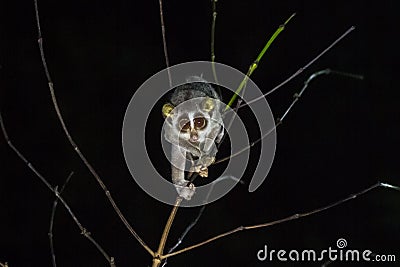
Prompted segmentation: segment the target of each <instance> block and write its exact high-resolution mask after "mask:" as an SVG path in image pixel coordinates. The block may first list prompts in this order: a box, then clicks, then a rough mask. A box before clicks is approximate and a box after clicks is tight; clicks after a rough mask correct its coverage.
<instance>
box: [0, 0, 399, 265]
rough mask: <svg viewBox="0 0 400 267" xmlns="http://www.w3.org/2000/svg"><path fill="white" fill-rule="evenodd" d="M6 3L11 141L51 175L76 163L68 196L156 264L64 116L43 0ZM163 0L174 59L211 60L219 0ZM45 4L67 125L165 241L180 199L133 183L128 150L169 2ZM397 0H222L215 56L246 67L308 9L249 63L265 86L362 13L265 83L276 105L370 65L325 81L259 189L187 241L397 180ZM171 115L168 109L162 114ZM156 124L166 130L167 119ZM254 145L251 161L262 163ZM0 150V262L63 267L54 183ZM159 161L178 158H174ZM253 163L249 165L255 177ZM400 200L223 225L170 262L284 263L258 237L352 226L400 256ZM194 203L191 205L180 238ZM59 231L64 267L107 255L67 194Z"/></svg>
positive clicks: (217, 210) (141, 221)
mask: <svg viewBox="0 0 400 267" xmlns="http://www.w3.org/2000/svg"><path fill="white" fill-rule="evenodd" d="M1 6H2V7H1V43H0V48H1V49H0V65H1V67H2V68H1V70H0V77H1V80H0V90H1V91H0V108H1V111H2V114H3V117H4V120H5V123H6V125H7V129H8V132H9V135H10V137H11V138H12V140H13V142H14V144H15V145H16V146H17V147H18V148H19V149H20V150H21V151H22V152H23V153H24V154H25V155H26V157H27V158H28V159H29V160H30V161H31V162H32V163H33V164H34V165H35V166H36V168H37V169H38V170H39V171H40V172H41V173H42V174H43V175H44V176H45V177H47V179H48V181H49V182H50V183H51V184H52V185H54V186H55V185H61V184H62V183H63V181H64V180H65V178H66V177H67V176H68V174H69V172H70V171H74V172H75V175H74V176H73V178H72V180H71V181H70V183H69V184H68V187H67V189H66V191H65V193H64V197H65V199H66V200H67V201H68V202H69V203H70V205H71V207H72V208H73V210H74V212H75V213H76V214H77V216H78V218H79V219H80V220H81V222H82V224H83V225H84V226H85V227H86V228H87V229H88V230H89V231H90V232H91V233H92V236H93V237H94V238H95V239H96V240H97V241H98V242H99V243H100V244H101V245H102V246H103V247H104V249H105V250H106V251H107V252H108V253H109V254H110V255H112V256H114V257H115V258H116V262H117V266H148V265H150V264H151V257H150V256H149V254H147V252H145V250H144V249H143V248H142V247H140V246H139V244H138V242H137V241H136V240H135V239H134V238H133V237H132V236H130V234H129V232H128V231H127V230H126V229H125V228H124V226H123V224H122V223H121V222H120V221H119V219H118V218H117V216H116V215H115V213H114V212H113V210H112V208H111V205H110V204H109V203H108V202H107V199H106V197H105V195H104V194H103V193H102V191H101V189H100V187H99V186H98V185H97V184H96V182H95V180H94V179H93V178H92V177H91V175H90V173H89V172H88V170H87V169H86V168H85V167H84V166H83V164H82V163H81V162H80V160H79V159H78V157H77V155H76V154H75V153H74V151H73V149H72V148H71V146H70V145H69V143H68V142H67V140H66V138H65V136H64V134H63V132H62V130H61V127H60V125H59V123H58V121H57V118H56V115H55V112H54V110H53V107H52V105H51V100H50V95H49V92H48V88H47V82H46V79H45V76H44V72H43V68H42V65H41V61H40V55H39V50H38V47H37V31H36V26H35V20H34V6H33V2H31V1H7V2H6V1H3V2H2V5H1ZM164 7H165V8H164V13H165V23H166V26H167V42H168V50H169V55H170V61H171V64H178V63H182V62H186V61H195V60H209V58H210V49H209V47H210V23H211V2H210V1H166V2H165V3H164ZM39 8H40V13H41V23H42V30H43V35H44V42H45V52H46V55H47V59H48V64H49V68H50V72H51V74H52V77H53V80H54V83H55V89H56V93H57V97H58V101H59V104H60V108H61V110H62V113H63V115H64V118H65V121H66V123H67V124H68V127H69V129H70V132H71V134H72V135H73V137H74V139H75V141H76V142H77V143H78V145H79V147H80V149H81V151H83V153H84V154H85V155H86V157H87V158H88V159H89V161H90V162H91V163H92V164H93V166H94V167H95V169H96V170H97V171H98V173H99V174H100V176H101V177H102V178H103V180H104V182H105V184H106V185H107V186H108V187H109V189H110V191H111V192H112V195H113V196H114V198H115V200H116V201H117V203H118V204H119V205H120V208H121V210H122V211H123V213H124V214H125V216H126V217H127V218H128V220H129V222H130V223H131V224H132V225H133V227H134V229H135V230H136V231H137V232H138V233H139V234H140V236H141V237H142V238H143V239H144V240H145V241H146V242H147V244H148V245H149V246H150V247H151V248H153V249H156V247H157V245H158V241H159V238H160V236H161V233H162V229H163V227H164V224H165V222H166V219H167V217H168V215H169V212H170V209H171V207H169V206H167V205H164V204H161V203H159V202H157V201H156V200H154V199H152V198H151V197H149V196H148V195H147V194H146V193H144V192H143V191H142V190H140V188H139V187H138V186H137V185H136V184H135V182H134V180H133V179H132V177H131V176H130V174H129V171H128V169H127V167H126V165H125V162H124V158H123V154H122V146H121V128H122V120H123V116H124V112H125V109H126V106H127V104H128V103H129V101H130V98H131V97H132V95H133V93H134V92H135V90H136V88H138V87H139V86H140V85H141V83H143V82H144V81H145V80H146V79H148V78H149V77H150V76H151V75H153V74H154V73H156V72H158V71H160V70H162V69H163V68H164V67H165V63H164V56H163V51H162V39H161V29H160V22H159V13H158V12H159V11H158V1H39ZM398 9H399V6H398V3H397V1H380V2H371V3H368V4H367V2H366V1H343V2H340V1H296V2H295V1H261V0H252V1H220V2H218V18H217V30H216V55H217V61H218V62H221V63H224V64H228V65H230V66H232V67H235V68H237V69H239V70H242V71H243V72H246V71H247V69H248V66H249V64H250V63H251V62H252V61H253V60H254V59H255V57H256V56H257V54H258V52H259V51H260V49H261V48H262V47H263V45H264V43H265V42H266V40H267V39H268V37H269V36H270V35H271V34H272V33H273V32H274V31H275V29H276V28H277V27H278V26H279V24H281V23H282V22H283V21H284V20H286V18H288V17H289V16H290V14H292V13H293V12H297V16H296V17H295V18H294V19H293V21H291V22H290V24H289V25H288V26H287V28H286V30H285V31H284V32H283V33H282V34H281V35H280V36H279V37H278V39H277V40H276V41H275V43H274V44H273V45H272V47H271V48H270V50H269V51H268V52H267V54H266V56H265V57H264V59H263V61H262V62H261V64H260V66H259V68H258V69H257V70H256V71H255V73H254V75H253V76H252V78H253V80H254V81H255V82H256V83H257V84H258V86H259V87H260V88H261V89H262V90H263V91H265V92H267V91H268V90H269V89H271V88H272V87H273V86H275V85H277V84H278V83H279V82H280V81H282V80H283V79H285V78H286V77H288V76H289V75H290V74H292V73H293V72H295V71H296V70H297V69H299V68H300V67H301V66H303V65H305V64H306V63H307V62H308V61H309V60H311V59H312V58H313V57H314V56H316V55H317V53H319V52H320V51H321V50H322V49H324V48H325V47H326V46H328V45H329V44H330V43H331V42H332V41H333V40H335V39H336V38H337V37H338V36H339V35H340V34H341V33H343V32H344V31H345V30H346V29H348V28H349V27H350V26H352V25H355V26H356V27H357V28H356V30H355V31H353V32H352V33H351V34H350V35H349V36H348V37H346V38H345V39H344V40H343V41H342V42H341V43H340V44H339V45H337V46H336V47H335V48H333V49H332V50H331V51H330V52H329V53H328V54H327V55H325V56H324V57H323V58H321V59H320V60H318V61H317V62H316V63H315V64H314V65H312V67H310V68H309V69H307V70H306V71H305V72H304V73H303V74H301V75H300V76H298V77H297V78H295V79H294V80H292V81H291V82H290V83H289V84H288V85H286V86H284V87H282V88H281V89H279V91H277V92H276V93H274V94H273V95H271V96H269V97H268V99H267V100H268V101H269V103H270V105H271V108H272V110H273V112H274V114H275V116H277V117H279V116H280V115H281V114H282V112H284V110H285V109H286V107H287V106H288V105H289V104H290V102H291V99H292V98H291V97H292V95H293V94H294V93H295V92H296V91H298V90H299V89H300V87H301V86H302V83H303V82H304V80H305V79H306V78H307V77H308V75H310V74H311V73H313V72H315V71H317V70H320V69H324V68H327V67H329V68H332V69H336V70H341V71H347V72H352V73H357V74H362V75H364V76H365V79H364V80H363V81H358V80H351V79H348V78H344V77H338V76H324V77H321V78H319V79H317V80H315V81H314V82H313V83H312V84H311V86H310V88H309V90H308V91H307V92H306V94H304V97H303V98H302V99H301V101H300V102H299V103H298V105H296V106H295V108H294V109H293V111H292V112H291V113H290V114H289V116H288V117H287V120H286V121H285V122H284V124H283V125H282V126H280V128H279V129H278V143H277V151H276V156H275V161H274V164H273V166H272V169H271V171H270V173H269V175H268V178H267V179H266V181H265V182H264V184H263V185H262V186H261V188H260V189H259V190H257V191H256V192H254V193H251V194H250V193H248V192H247V186H238V187H236V188H235V189H234V190H233V191H231V192H230V193H229V194H228V195H227V196H226V197H224V198H223V199H221V200H219V201H217V202H215V203H213V204H211V205H209V207H208V208H207V209H206V211H205V213H204V216H203V217H202V218H201V220H200V222H199V223H198V225H197V226H196V227H195V228H194V229H193V231H192V232H191V233H190V234H189V235H188V237H187V239H186V240H185V241H184V244H183V246H181V248H183V247H184V246H187V245H190V244H194V243H197V242H199V241H202V240H205V239H207V238H209V237H212V236H214V235H216V234H218V233H221V232H224V231H227V230H230V229H232V228H235V227H237V226H239V225H251V224H257V223H261V222H266V221H272V220H276V219H279V218H282V217H285V216H288V215H291V214H294V213H299V212H304V211H308V210H312V209H315V208H317V207H320V206H324V205H327V204H329V203H331V202H333V201H336V200H338V199H341V198H344V197H346V196H348V195H350V194H352V193H354V192H357V191H360V190H361V189H363V188H366V187H368V186H370V185H372V184H374V183H376V182H377V181H378V180H379V181H385V182H390V183H393V184H396V185H400V181H399V160H398V149H399V141H398V136H399V134H400V128H399V122H400V120H399V115H400V111H399V106H398V103H399V98H400V93H399V92H400V90H399V86H398V83H397V78H398V75H399V65H398V64H399V53H398V47H399V44H398V41H397V38H398V27H397V26H398V24H399V21H398V19H397V17H398V14H397V12H398ZM227 100H228V99H225V101H227ZM160 121H161V116H160V118H159V121H156V122H155V123H154V125H159V122H160ZM150 125H151V124H150ZM256 135H257V133H255V136H256ZM154 136H155V137H156V138H157V139H158V138H159V129H157V128H156V127H155V129H154ZM253 152H257V149H255V151H253ZM154 153H159V152H156V151H155V152H154ZM221 153H223V151H222V152H221ZM254 155H255V156H254V157H252V158H253V161H252V162H251V165H255V164H257V157H256V154H254ZM0 157H1V158H0V159H1V160H0V164H1V166H0V262H2V261H3V262H4V261H8V262H9V264H10V266H50V265H51V258H50V252H49V243H48V237H47V232H48V226H49V217H50V212H51V206H52V202H53V200H54V196H53V195H52V194H51V193H50V192H49V191H48V190H47V189H46V188H45V186H44V185H43V184H42V183H41V182H40V181H39V180H38V179H37V177H35V175H34V174H33V173H32V172H31V171H30V170H29V169H28V168H27V166H26V165H25V164H24V163H23V162H22V161H21V160H19V159H18V158H17V157H16V155H15V154H14V153H13V152H12V151H11V150H10V149H9V148H8V146H7V145H6V143H5V142H4V138H0ZM155 158H157V156H155ZM160 158H162V157H161V155H160ZM158 164H160V165H159V166H158V168H159V169H164V170H166V171H168V169H169V166H168V163H167V162H164V161H162V160H159V161H158ZM210 172H211V173H212V172H213V170H212V168H211V169H210ZM250 174H251V173H250V172H247V174H246V176H245V177H243V179H244V180H245V181H247V182H248V181H249V180H250V177H249V175H250ZM399 202H400V195H399V193H396V192H395V191H393V190H389V189H377V190H374V191H372V192H370V193H368V194H367V195H363V196H362V197H360V198H357V199H355V200H353V201H351V202H348V203H346V204H344V205H341V206H339V207H335V208H332V209H330V210H328V211H324V212H321V213H319V214H316V215H312V216H310V217H306V218H302V219H300V220H295V221H291V222H287V223H282V224H279V225H276V226H273V227H270V228H265V229H258V230H252V231H248V232H241V233H238V234H235V235H233V236H229V237H226V238H224V239H221V240H218V241H216V242H214V243H212V244H209V245H207V246H204V247H201V248H198V249H195V250H192V251H190V252H186V253H184V254H181V255H178V256H175V257H173V258H171V259H170V261H169V266H278V265H283V264H282V263H279V262H278V261H277V260H276V259H275V261H273V262H272V263H271V262H269V263H268V262H259V261H258V260H257V258H256V253H257V251H258V250H260V249H262V248H263V246H264V245H265V244H266V245H268V247H269V248H270V249H285V250H290V249H298V250H302V249H316V250H322V249H326V248H328V247H329V246H331V247H334V248H335V247H336V245H335V244H336V240H337V239H338V238H345V239H346V240H347V242H348V248H352V249H355V248H358V249H360V250H364V249H370V250H372V251H374V252H376V253H378V254H395V255H396V257H397V264H398V262H399V260H400V253H399V246H398V245H399V242H400V236H399V234H400V215H399V214H400V210H399ZM197 211H198V208H196V209H195V208H192V209H181V210H179V212H178V215H177V218H176V221H175V222H174V225H173V228H172V231H171V235H170V239H169V242H168V244H167V247H169V246H170V245H172V244H173V243H174V242H175V240H177V238H178V236H179V235H180V233H182V231H183V230H184V228H185V227H186V225H188V223H189V222H191V221H192V220H193V218H194V217H195V215H196V214H197ZM54 240H55V249H56V256H57V262H58V266H107V262H106V261H105V260H104V258H102V256H101V255H100V253H99V252H98V251H97V250H96V249H95V248H94V247H93V246H92V245H91V244H90V243H89V242H88V241H87V240H86V239H85V238H84V237H83V236H82V235H80V234H79V229H78V228H77V227H76V225H75V224H74V223H73V221H72V220H71V218H70V217H69V216H68V214H67V213H66V211H65V209H64V208H62V207H61V206H59V208H58V210H57V214H56V218H55V226H54ZM321 264H322V263H318V264H314V263H310V262H309V263H304V266H320V265H321ZM297 265H301V264H300V263H293V262H291V263H286V264H285V266H297ZM342 265H343V263H336V264H332V266H342ZM351 265H355V264H354V263H353V264H351ZM364 265H365V263H363V264H362V266H364ZM389 265H390V264H377V263H371V264H370V265H368V266H389ZM393 266H394V265H393Z"/></svg>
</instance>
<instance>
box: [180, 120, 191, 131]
mask: <svg viewBox="0 0 400 267" xmlns="http://www.w3.org/2000/svg"><path fill="white" fill-rule="evenodd" d="M179 129H180V131H181V132H188V131H190V121H189V120H188V119H181V120H180V121H179Z"/></svg>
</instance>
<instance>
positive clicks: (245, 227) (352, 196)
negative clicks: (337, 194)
mask: <svg viewBox="0 0 400 267" xmlns="http://www.w3.org/2000/svg"><path fill="white" fill-rule="evenodd" d="M377 187H384V188H391V189H395V190H397V191H399V192H400V187H398V186H394V185H391V184H387V183H381V182H378V183H376V184H374V185H372V186H370V187H368V188H366V189H363V190H362V191H360V192H358V193H355V194H351V195H350V196H348V197H346V198H344V199H341V200H338V201H335V202H333V203H331V204H329V205H327V206H323V207H320V208H317V209H314V210H312V211H308V212H304V213H296V214H293V215H291V216H288V217H286V218H283V219H280V220H276V221H272V222H267V223H261V224H256V225H251V226H239V227H237V228H235V229H232V230H230V231H227V232H225V233H222V234H219V235H217V236H214V237H212V238H209V239H207V240H205V241H203V242H200V243H198V244H195V245H192V246H189V247H187V248H184V249H181V250H178V251H176V252H173V253H169V254H166V255H164V256H162V257H161V258H162V259H165V258H169V257H172V256H175V255H178V254H181V253H183V252H186V251H189V250H192V249H194V248H197V247H200V246H203V245H205V244H208V243H210V242H213V241H215V240H217V239H220V238H222V237H226V236H229V235H232V234H234V233H236V232H240V231H245V230H252V229H258V228H265V227H269V226H272V225H276V224H280V223H283V222H287V221H292V220H296V219H299V218H302V217H307V216H310V215H313V214H316V213H320V212H322V211H325V210H328V209H331V208H333V207H335V206H338V205H341V204H343V203H345V202H347V201H350V200H353V199H355V198H357V197H359V196H361V195H364V194H366V193H367V192H369V191H371V190H373V189H375V188H377Z"/></svg>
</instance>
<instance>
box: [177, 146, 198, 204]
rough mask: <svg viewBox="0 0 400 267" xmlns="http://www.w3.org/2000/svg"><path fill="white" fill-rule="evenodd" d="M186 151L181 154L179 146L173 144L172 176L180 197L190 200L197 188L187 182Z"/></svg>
mask: <svg viewBox="0 0 400 267" xmlns="http://www.w3.org/2000/svg"><path fill="white" fill-rule="evenodd" d="M185 154H186V151H183V152H181V151H180V149H179V146H177V145H174V144H172V150H171V175H172V182H173V183H174V185H175V188H176V191H177V192H178V194H179V196H180V197H182V198H184V199H186V200H190V199H191V198H192V196H193V195H194V191H195V187H194V185H193V184H190V185H189V186H188V185H187V184H188V183H189V182H188V181H186V180H185V171H184V170H185V164H186V157H185V156H186V155H185Z"/></svg>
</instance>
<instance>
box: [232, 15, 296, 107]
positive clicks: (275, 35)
mask: <svg viewBox="0 0 400 267" xmlns="http://www.w3.org/2000/svg"><path fill="white" fill-rule="evenodd" d="M295 15H296V13H293V14H292V15H291V16H290V17H289V18H288V19H287V20H286V21H285V23H283V24H282V25H280V26H279V27H278V29H276V31H275V32H274V34H273V35H272V36H271V38H269V40H268V42H267V43H266V44H265V46H264V48H263V49H262V50H261V52H260V53H259V54H258V57H257V58H256V60H255V61H254V62H253V64H251V65H250V67H249V70H248V71H247V74H246V76H245V77H244V79H243V80H242V82H241V83H240V84H239V87H238V88H237V89H236V91H235V94H234V95H233V96H232V98H231V99H230V100H229V103H228V105H227V106H226V108H225V111H227V110H228V109H229V108H230V107H231V106H232V104H233V102H235V100H236V98H237V96H238V95H239V94H240V92H241V91H242V90H243V88H244V87H245V85H246V83H247V81H248V79H249V77H250V76H251V74H252V73H253V72H254V71H255V69H256V68H257V66H258V64H259V62H260V61H261V59H262V57H263V56H264V54H265V52H267V50H268V48H269V47H270V46H271V44H272V43H273V42H274V41H275V39H276V37H278V35H279V34H280V33H281V32H282V31H283V30H284V29H285V27H286V24H288V23H289V21H290V20H291V19H292V18H293V17H294V16H295Z"/></svg>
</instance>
